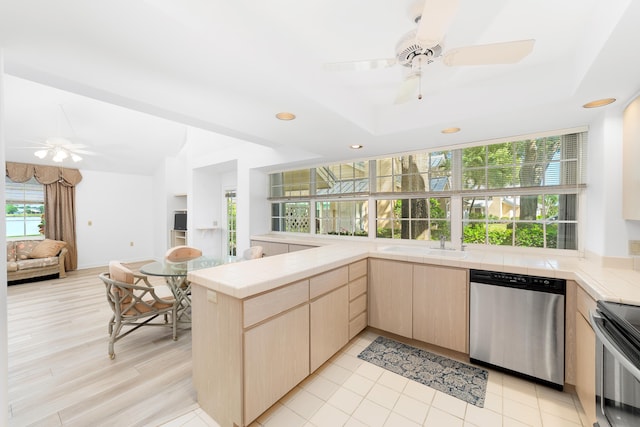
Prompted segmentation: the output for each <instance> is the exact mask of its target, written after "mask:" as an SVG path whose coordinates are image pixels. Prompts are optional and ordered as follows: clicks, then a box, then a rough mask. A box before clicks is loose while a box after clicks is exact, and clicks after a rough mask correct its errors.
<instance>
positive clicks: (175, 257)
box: [164, 245, 202, 262]
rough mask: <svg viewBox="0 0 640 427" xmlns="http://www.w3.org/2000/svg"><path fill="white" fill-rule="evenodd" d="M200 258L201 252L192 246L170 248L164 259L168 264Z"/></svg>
mask: <svg viewBox="0 0 640 427" xmlns="http://www.w3.org/2000/svg"><path fill="white" fill-rule="evenodd" d="M201 256H202V251H201V250H200V249H198V248H194V247H192V246H186V245H180V246H174V247H172V248H170V249H169V250H168V251H167V253H165V255H164V258H165V260H167V261H169V262H185V261H190V260H192V259H195V258H198V257H201Z"/></svg>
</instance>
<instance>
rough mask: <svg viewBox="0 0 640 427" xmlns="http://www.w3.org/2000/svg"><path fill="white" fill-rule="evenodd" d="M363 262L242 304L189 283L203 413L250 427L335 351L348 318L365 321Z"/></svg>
mask: <svg viewBox="0 0 640 427" xmlns="http://www.w3.org/2000/svg"><path fill="white" fill-rule="evenodd" d="M366 265H367V261H366V260H363V261H357V262H354V263H352V264H349V265H345V266H342V267H339V268H336V269H333V270H331V271H328V272H326V273H322V274H319V275H316V276H312V277H309V278H307V279H304V280H300V281H297V282H294V283H291V284H288V285H285V286H281V287H278V288H276V289H273V290H271V291H268V292H264V293H262V294H259V295H256V296H252V297H249V298H246V299H244V300H240V299H237V298H233V297H231V296H228V295H225V294H222V293H219V292H215V291H212V290H209V289H207V288H205V287H203V286H200V285H198V284H197V282H196V283H193V286H192V307H193V324H192V336H193V383H194V386H195V388H196V391H197V393H198V402H199V403H200V406H201V407H202V409H203V410H205V412H207V413H208V414H209V415H210V416H212V417H213V418H214V419H215V420H216V421H217V422H218V424H219V425H221V426H223V427H233V426H246V425H249V424H250V423H251V422H253V421H254V420H255V419H256V418H257V417H258V416H259V415H260V414H262V413H263V412H264V411H265V410H267V409H268V408H269V407H270V406H272V405H273V404H274V403H276V402H277V401H278V400H279V399H280V398H282V397H283V396H284V395H285V394H286V393H287V392H289V391H290V390H291V389H293V388H294V387H295V386H296V385H297V384H298V383H300V381H302V380H303V379H304V378H306V377H307V376H308V375H309V374H310V373H311V372H312V371H313V370H315V369H317V368H318V367H319V366H320V365H322V364H323V363H324V362H325V361H326V360H328V359H329V358H330V357H331V356H333V355H334V354H335V353H337V352H338V351H339V350H340V349H341V348H342V347H343V346H344V345H345V344H347V342H348V341H349V339H350V336H349V334H350V331H352V330H354V329H352V325H353V322H354V318H356V319H357V318H358V316H359V315H364V316H365V317H366V304H365V307H363V306H362V303H361V300H360V299H359V298H361V297H363V296H364V297H365V298H366V290H367V276H366V273H367V268H366ZM352 278H353V280H351V279H352ZM351 310H353V311H354V312H355V311H357V313H355V314H352V313H351ZM363 310H364V311H363ZM365 326H366V321H365V322H364V324H363V325H362V328H364V327H365ZM362 328H361V329H362ZM361 329H360V330H361Z"/></svg>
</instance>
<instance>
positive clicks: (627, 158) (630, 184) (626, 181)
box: [621, 97, 640, 220]
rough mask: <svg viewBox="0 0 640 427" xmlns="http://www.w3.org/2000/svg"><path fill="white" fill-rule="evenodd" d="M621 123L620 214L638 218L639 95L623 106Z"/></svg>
mask: <svg viewBox="0 0 640 427" xmlns="http://www.w3.org/2000/svg"><path fill="white" fill-rule="evenodd" d="M622 123H623V125H622V127H623V136H622V138H623V140H622V194H623V197H621V199H622V216H623V218H624V219H631V220H640V196H639V195H638V187H640V168H638V161H639V160H640V97H637V98H636V99H634V100H633V101H632V102H631V103H630V104H629V105H628V106H627V108H625V110H624V113H623V116H622Z"/></svg>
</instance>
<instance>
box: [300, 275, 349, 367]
mask: <svg viewBox="0 0 640 427" xmlns="http://www.w3.org/2000/svg"><path fill="white" fill-rule="evenodd" d="M310 310H311V312H310V318H311V324H310V331H311V332H310V348H311V353H310V359H309V361H310V368H311V369H310V370H311V372H313V371H315V370H316V369H318V368H319V367H320V366H321V365H322V364H323V363H324V362H326V361H327V360H329V358H330V357H331V356H333V355H334V354H336V353H337V352H338V350H340V349H341V348H342V347H344V346H345V345H346V344H347V342H348V341H349V288H348V286H346V285H345V286H342V287H341V288H339V289H336V290H335V291H332V292H330V293H328V294H326V295H324V296H322V297H320V298H318V299H317V300H315V301H312V302H311V304H310Z"/></svg>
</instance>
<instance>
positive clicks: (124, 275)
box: [109, 261, 134, 285]
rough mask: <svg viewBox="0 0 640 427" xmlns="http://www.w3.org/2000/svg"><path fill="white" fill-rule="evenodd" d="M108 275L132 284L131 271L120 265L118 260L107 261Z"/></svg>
mask: <svg viewBox="0 0 640 427" xmlns="http://www.w3.org/2000/svg"><path fill="white" fill-rule="evenodd" d="M109 277H111V278H112V279H113V280H117V281H118V282H124V283H129V284H131V285H133V281H134V277H133V271H131V270H130V269H128V268H127V267H125V266H124V265H122V263H121V262H120V261H110V262H109Z"/></svg>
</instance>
